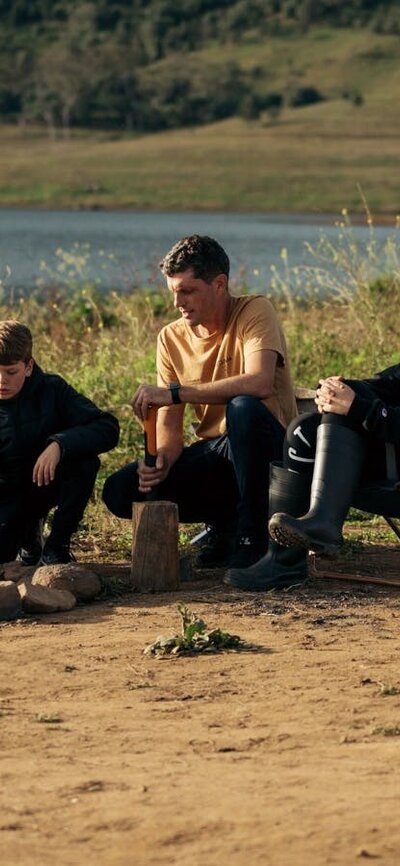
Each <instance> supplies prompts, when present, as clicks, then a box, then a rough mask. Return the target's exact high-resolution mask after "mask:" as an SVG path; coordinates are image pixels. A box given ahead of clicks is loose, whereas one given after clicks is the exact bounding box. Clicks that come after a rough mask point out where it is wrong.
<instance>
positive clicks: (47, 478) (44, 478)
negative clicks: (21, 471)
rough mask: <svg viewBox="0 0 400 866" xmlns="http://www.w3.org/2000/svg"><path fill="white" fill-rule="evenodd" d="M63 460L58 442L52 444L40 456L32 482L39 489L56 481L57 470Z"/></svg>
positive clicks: (34, 469)
mask: <svg viewBox="0 0 400 866" xmlns="http://www.w3.org/2000/svg"><path fill="white" fill-rule="evenodd" d="M60 459H61V448H60V446H59V444H58V442H50V445H48V446H47V448H45V449H44V451H42V453H41V454H39V457H38V459H37V460H36V463H35V465H34V467H33V474H32V480H33V483H34V484H37V486H38V487H42V486H43V484H46V485H47V484H50V482H51V481H54V476H55V474H56V468H57V466H58V464H59V462H60Z"/></svg>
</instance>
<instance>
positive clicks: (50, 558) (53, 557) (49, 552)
mask: <svg viewBox="0 0 400 866" xmlns="http://www.w3.org/2000/svg"><path fill="white" fill-rule="evenodd" d="M68 562H75V557H74V555H73V554H72V553H71V551H70V549H69V543H68V542H67V543H66V544H54V543H51V542H50V543H49V541H46V544H45V546H44V548H43V551H42V555H41V557H40V563H39V565H66V564H67V563H68Z"/></svg>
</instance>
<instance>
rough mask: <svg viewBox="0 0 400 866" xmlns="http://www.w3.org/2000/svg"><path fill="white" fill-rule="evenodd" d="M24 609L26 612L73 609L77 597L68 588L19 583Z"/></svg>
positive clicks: (53, 611)
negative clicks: (51, 587) (50, 587)
mask: <svg viewBox="0 0 400 866" xmlns="http://www.w3.org/2000/svg"><path fill="white" fill-rule="evenodd" d="M17 590H18V592H19V595H20V596H21V602H22V609H23V611H24V612H25V613H55V612H56V611H57V610H71V609H72V608H73V607H75V605H76V598H75V596H74V595H72V592H68V590H66V589H49V588H48V587H45V586H33V585H32V583H28V582H27V583H19V584H18V586H17Z"/></svg>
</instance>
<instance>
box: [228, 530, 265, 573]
mask: <svg viewBox="0 0 400 866" xmlns="http://www.w3.org/2000/svg"><path fill="white" fill-rule="evenodd" d="M267 547H268V541H267V539H266V538H265V539H262V540H261V539H259V538H257V539H254V538H251V537H249V536H248V535H244V536H242V537H241V538H239V539H238V542H237V545H236V550H235V551H234V553H233V554H232V556H231V557H230V559H229V568H249V566H250V565H254V563H255V562H258V560H259V559H261V557H262V556H264V554H265V553H266V552H267Z"/></svg>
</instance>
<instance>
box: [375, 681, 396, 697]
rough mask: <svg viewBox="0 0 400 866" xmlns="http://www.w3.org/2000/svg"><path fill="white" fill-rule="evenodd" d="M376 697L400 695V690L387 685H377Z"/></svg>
mask: <svg viewBox="0 0 400 866" xmlns="http://www.w3.org/2000/svg"><path fill="white" fill-rule="evenodd" d="M378 695H382V696H383V697H386V695H400V689H399V688H397V686H391V685H389V684H388V683H379V692H378Z"/></svg>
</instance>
